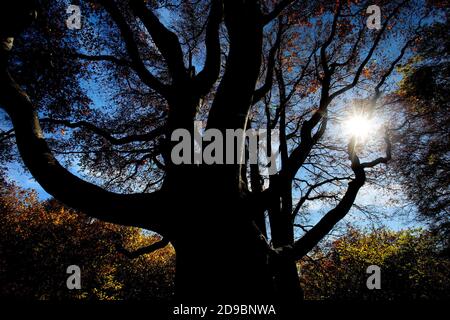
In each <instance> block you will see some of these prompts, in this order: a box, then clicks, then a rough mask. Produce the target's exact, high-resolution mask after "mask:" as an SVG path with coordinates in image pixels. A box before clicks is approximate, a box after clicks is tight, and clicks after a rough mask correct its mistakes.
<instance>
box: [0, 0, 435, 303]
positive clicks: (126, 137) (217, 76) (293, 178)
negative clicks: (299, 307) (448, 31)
mask: <svg viewBox="0 0 450 320" xmlns="http://www.w3.org/2000/svg"><path fill="white" fill-rule="evenodd" d="M375 2H376V4H378V5H380V6H381V7H382V12H383V17H382V25H381V29H380V30H371V29H369V28H367V25H366V20H367V15H366V13H365V12H366V9H367V7H368V5H369V4H370V5H371V4H374V2H373V1H337V2H330V1H306V2H299V1H289V0H287V1H284V0H283V1H279V2H273V1H256V0H255V1H236V0H224V1H221V0H212V1H195V2H190V1H183V2H177V1H139V0H131V1H125V0H124V1H112V0H98V1H94V0H92V1H85V2H81V3H80V5H81V6H82V12H83V28H82V29H81V30H79V31H70V30H67V29H65V25H64V21H63V20H64V19H61V20H58V19H55V17H57V16H58V17H60V16H61V15H60V13H61V12H65V2H64V1H55V2H52V3H51V4H44V3H42V4H40V5H39V6H38V8H39V10H38V11H40V15H39V16H40V19H38V20H37V21H38V22H37V23H35V24H34V25H33V26H32V27H30V28H29V29H27V30H26V31H25V32H23V33H21V35H20V37H17V36H16V34H18V33H20V31H21V28H18V27H17V28H16V27H14V28H8V27H9V26H10V25H11V26H12V20H13V21H14V20H15V19H19V20H20V21H22V20H23V19H25V18H27V17H28V16H29V15H28V14H25V15H23V14H22V13H21V12H19V11H13V12H10V11H8V12H10V13H11V14H9V15H8V16H7V17H6V19H5V22H4V23H3V25H2V32H1V34H2V37H4V38H5V37H12V36H14V37H16V38H17V39H15V42H14V43H15V48H14V50H13V51H12V52H11V56H10V59H9V60H7V59H6V58H5V57H6V56H7V53H6V52H5V50H3V51H2V71H1V75H0V86H1V88H2V90H1V93H0V105H1V106H2V108H3V109H4V110H5V112H6V114H7V116H8V118H9V120H10V123H11V124H12V126H9V127H8V126H6V127H5V130H4V131H5V132H10V135H11V136H12V135H14V137H15V140H16V144H17V147H18V150H19V153H20V156H21V158H22V159H23V162H24V164H25V166H26V167H27V168H28V169H29V171H30V172H31V174H32V175H33V177H34V178H35V179H36V180H37V181H38V182H39V183H40V184H41V185H42V187H43V188H44V189H45V190H46V191H47V192H48V193H49V194H51V195H52V196H54V197H55V198H57V199H59V200H61V201H62V202H63V203H65V204H66V205H67V206H69V207H72V208H75V209H78V210H80V211H82V212H83V213H85V214H86V215H88V216H90V217H93V218H96V219H99V220H102V221H106V222H111V223H115V224H120V225H126V226H135V227H141V228H145V229H149V230H152V231H155V232H157V233H159V234H160V235H162V236H163V237H164V239H167V240H169V241H170V242H171V243H172V245H173V246H174V248H175V251H176V260H177V262H176V272H177V276H176V280H177V293H178V295H179V297H180V298H182V299H184V300H183V301H197V302H198V301H202V302H205V301H225V300H226V299H227V297H228V292H234V293H235V298H236V299H237V300H239V301H246V302H249V299H250V300H252V299H253V300H255V301H259V302H261V301H264V300H270V301H273V299H274V298H276V299H279V300H281V301H286V302H288V301H291V300H292V301H298V299H300V296H301V291H300V286H299V280H298V274H297V268H296V261H297V260H298V259H300V258H302V257H303V256H305V255H306V254H307V253H308V252H309V251H310V250H311V249H312V248H314V247H315V246H316V245H317V243H318V242H319V241H320V240H322V239H323V238H324V237H325V236H326V235H327V234H328V233H329V232H330V231H331V230H332V229H333V227H334V226H335V225H336V224H337V223H338V222H339V221H341V220H342V219H343V218H344V217H345V216H346V215H347V213H348V212H349V211H350V209H351V207H352V206H353V204H354V202H355V199H356V196H357V194H358V192H359V190H360V189H361V187H362V186H363V185H364V184H365V183H366V182H374V181H376V179H377V178H379V177H380V176H379V174H380V170H374V169H373V168H374V167H377V166H379V165H382V164H384V163H387V162H388V161H389V159H390V158H391V150H390V149H391V142H390V139H389V136H390V135H389V130H387V132H385V133H381V132H375V131H374V132H373V134H372V135H371V136H369V137H368V138H367V139H362V138H361V137H359V136H353V137H349V136H347V137H345V136H343V135H342V134H341V131H342V130H341V127H340V123H341V122H342V121H343V120H345V118H347V117H348V116H349V115H351V114H352V113H356V114H357V115H359V116H360V117H363V118H368V119H369V118H373V117H375V118H376V117H378V116H380V115H382V114H383V112H384V111H385V109H386V108H385V106H386V105H385V100H384V96H385V93H388V92H390V91H391V90H392V82H393V81H394V82H395V78H396V77H395V76H394V75H395V74H396V70H395V66H396V65H397V64H398V63H400V62H401V61H402V60H403V59H406V58H407V57H408V55H410V51H409V49H410V48H411V46H413V45H414V42H415V40H416V39H417V34H418V32H419V31H420V29H421V28H422V25H423V21H426V19H422V18H425V17H431V21H433V18H434V16H435V15H436V14H437V11H438V10H439V6H434V4H432V5H429V4H428V3H425V2H424V1H407V0H404V1H375ZM2 12H3V11H2ZM11 18H12V19H11ZM428 20H430V19H428ZM177 31H178V32H177ZM2 41H3V39H2ZM386 48H389V50H386ZM34 50H40V51H39V52H35V51H34ZM33 51H34V52H33ZM39 57H40V58H39ZM35 64H36V67H35ZM30 66H33V68H31V67H30ZM7 67H9V70H10V72H11V74H14V77H15V78H16V79H17V80H13V78H12V76H11V74H10V73H9V71H8V69H7ZM19 84H20V85H19ZM25 92H28V93H29V95H27V94H26V93H25ZM198 119H201V120H204V121H205V127H206V128H208V129H216V130H219V131H220V132H222V133H224V132H225V130H226V129H247V128H251V127H252V128H265V129H268V130H269V131H271V130H274V129H279V130H280V144H279V150H280V154H281V160H280V163H279V164H280V168H279V170H278V173H277V174H276V175H272V176H270V177H269V176H267V173H266V170H265V169H264V168H258V166H255V165H248V164H247V165H239V164H235V165H218V164H215V165H205V164H201V165H189V164H183V165H175V164H174V163H173V162H172V159H171V157H170V152H171V150H172V147H173V146H174V142H171V141H170V137H171V133H172V132H173V131H174V130H176V129H179V128H184V129H187V130H189V131H190V132H191V133H193V132H194V130H195V128H194V120H198ZM41 124H42V127H41ZM388 129H389V128H388ZM381 131H383V130H381ZM44 138H46V139H44ZM234 151H237V150H234ZM223 153H224V154H225V153H226V150H223ZM235 154H236V152H235ZM358 155H359V156H358ZM363 157H364V158H366V157H367V158H368V160H367V161H364V160H360V158H361V159H362V158H363ZM64 160H65V161H66V163H64V164H65V165H66V166H65V167H64V166H63V165H62V164H61V163H62V161H64ZM60 161H61V162H60ZM71 163H76V164H77V165H78V168H79V170H78V174H77V175H74V174H73V173H71V172H70V171H69V170H68V169H67V168H68V165H70V164H71ZM312 201H316V202H317V201H319V203H320V204H323V210H322V211H321V212H319V214H321V217H320V219H319V220H318V222H317V219H316V221H315V223H314V224H313V225H312V226H311V227H308V226H305V225H304V223H303V221H304V220H305V219H307V218H308V211H307V207H306V206H307V205H308V204H310V203H311V202H312ZM325 204H326V205H325ZM266 226H269V228H268V229H267V228H266ZM267 238H270V243H269V242H268V241H267V240H266V239H267ZM206 245H207V246H208V247H207V248H206V247H205V246H206ZM219 275H220V277H219Z"/></svg>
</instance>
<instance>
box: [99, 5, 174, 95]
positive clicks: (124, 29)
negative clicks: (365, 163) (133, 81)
mask: <svg viewBox="0 0 450 320" xmlns="http://www.w3.org/2000/svg"><path fill="white" fill-rule="evenodd" d="M98 1H99V2H100V3H101V4H102V5H103V6H104V7H105V9H106V11H108V13H109V14H110V16H111V18H112V19H113V20H114V22H115V23H116V25H117V27H118V28H119V30H120V33H121V35H122V38H123V40H124V41H125V46H126V48H127V52H128V55H129V56H130V58H131V62H132V66H133V69H134V70H135V71H136V72H137V74H138V76H139V78H140V79H141V80H142V81H143V82H144V83H145V84H146V85H147V86H149V87H150V88H152V89H154V90H155V91H157V92H158V93H160V94H161V95H163V96H167V89H168V88H167V86H166V85H164V84H163V83H162V82H161V81H159V79H157V78H156V77H155V76H154V75H153V74H151V72H150V71H149V70H148V69H147V67H146V66H145V64H144V62H143V61H142V59H141V56H140V54H139V49H138V46H137V44H136V42H135V40H134V36H133V32H132V31H131V29H130V27H129V26H128V24H127V22H126V20H125V18H124V17H123V15H122V14H121V12H120V10H119V8H117V6H116V5H115V4H114V2H113V1H108V0H98Z"/></svg>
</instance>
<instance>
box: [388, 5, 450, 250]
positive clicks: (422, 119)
mask: <svg viewBox="0 0 450 320" xmlns="http://www.w3.org/2000/svg"><path fill="white" fill-rule="evenodd" d="M448 14H449V12H448V8H447V10H446V11H445V15H444V16H443V17H442V18H441V22H439V23H436V24H434V25H432V26H430V27H428V28H425V29H424V30H423V31H422V32H421V34H420V42H419V44H418V46H417V54H416V55H415V56H414V58H412V59H410V61H408V63H407V64H405V65H404V66H402V68H401V70H402V72H403V75H404V79H403V80H402V82H401V83H400V88H399V90H398V92H397V93H396V95H394V96H393V100H394V101H397V102H399V103H398V107H399V110H398V111H399V112H398V117H399V118H400V119H401V120H399V123H400V126H399V127H398V130H396V132H397V135H396V136H397V137H396V138H397V145H398V147H397V148H396V149H397V150H398V151H397V152H396V155H395V158H394V159H395V161H394V162H393V163H394V168H395V170H396V172H397V173H400V178H401V181H402V185H403V186H404V187H405V189H406V191H407V194H408V196H409V198H410V199H411V200H412V202H413V203H414V204H415V205H417V207H418V209H419V212H420V214H421V216H422V218H424V220H425V221H427V222H431V224H432V226H433V228H434V229H435V230H436V231H438V232H440V233H441V234H443V235H444V236H445V237H446V238H447V239H450V221H449V217H450V215H449V212H450V201H449V181H450V176H449V172H450V171H449V165H450V162H449V161H450V159H449V157H448V151H449V149H450V145H449V141H450V131H449V124H450V117H449V112H448V111H449V100H450V99H449V92H450V84H449V75H450V73H449V72H450V60H449V52H450V43H449V40H448V38H449V35H450V34H449V21H448ZM449 244H450V242H449ZM449 248H450V247H449Z"/></svg>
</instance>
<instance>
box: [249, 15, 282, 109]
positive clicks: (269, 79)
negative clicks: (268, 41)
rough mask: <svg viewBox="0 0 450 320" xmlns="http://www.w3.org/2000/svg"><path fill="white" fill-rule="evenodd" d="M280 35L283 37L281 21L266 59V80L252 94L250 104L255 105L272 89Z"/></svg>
mask: <svg viewBox="0 0 450 320" xmlns="http://www.w3.org/2000/svg"><path fill="white" fill-rule="evenodd" d="M282 35H283V24H282V21H281V20H280V21H279V23H278V32H277V38H276V40H275V44H274V45H273V46H272V48H270V52H269V57H268V61H267V71H266V79H265V81H264V84H263V85H262V87H260V88H258V89H257V90H256V91H255V93H254V94H253V102H252V104H256V103H257V102H259V101H260V100H261V99H262V98H264V96H265V95H266V94H267V93H268V92H269V91H270V89H272V85H273V74H274V69H275V58H276V54H277V52H278V49H279V48H280V44H281V37H282Z"/></svg>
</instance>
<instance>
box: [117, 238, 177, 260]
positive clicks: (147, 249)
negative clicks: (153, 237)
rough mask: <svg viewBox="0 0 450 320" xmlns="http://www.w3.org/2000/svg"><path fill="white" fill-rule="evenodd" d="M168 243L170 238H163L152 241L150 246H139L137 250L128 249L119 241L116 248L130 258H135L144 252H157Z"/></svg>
mask: <svg viewBox="0 0 450 320" xmlns="http://www.w3.org/2000/svg"><path fill="white" fill-rule="evenodd" d="M168 244H169V240H167V239H165V238H163V239H161V240H159V241H156V242H155V243H152V244H151V245H149V246H146V247H142V248H139V249H137V250H136V251H128V250H127V249H125V248H124V247H122V245H120V244H118V243H117V244H116V250H117V251H118V252H119V253H121V254H123V255H124V256H126V257H127V258H129V259H135V258H139V257H140V256H142V255H144V254H149V253H152V252H155V251H156V250H159V249H162V248H164V247H165V246H167V245H168Z"/></svg>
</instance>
